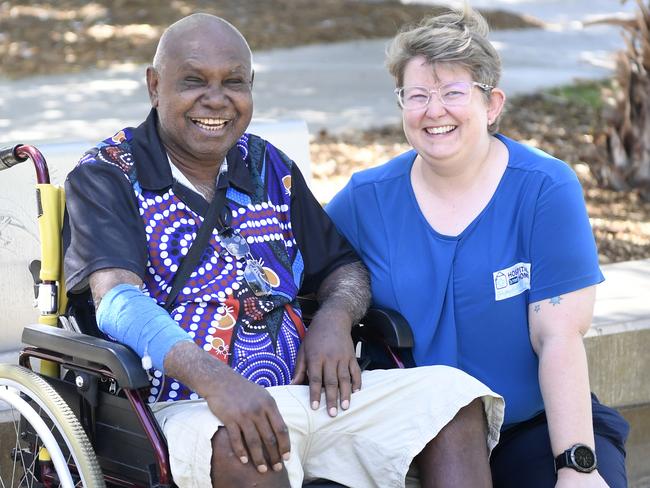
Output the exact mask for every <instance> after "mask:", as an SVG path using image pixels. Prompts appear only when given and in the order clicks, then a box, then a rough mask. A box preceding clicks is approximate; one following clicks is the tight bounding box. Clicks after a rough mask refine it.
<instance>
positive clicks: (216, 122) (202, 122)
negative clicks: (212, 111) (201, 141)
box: [192, 119, 228, 130]
mask: <svg viewBox="0 0 650 488" xmlns="http://www.w3.org/2000/svg"><path fill="white" fill-rule="evenodd" d="M192 122H194V123H195V124H196V125H198V126H199V127H201V128H202V129H205V130H219V129H221V128H222V127H223V126H224V125H226V124H227V123H228V120H226V119H192Z"/></svg>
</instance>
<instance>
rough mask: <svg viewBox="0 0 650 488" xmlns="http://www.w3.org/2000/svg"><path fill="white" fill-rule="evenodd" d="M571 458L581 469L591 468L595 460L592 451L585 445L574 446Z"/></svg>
mask: <svg viewBox="0 0 650 488" xmlns="http://www.w3.org/2000/svg"><path fill="white" fill-rule="evenodd" d="M573 459H574V460H575V463H576V464H577V465H578V466H579V467H581V468H583V469H589V468H591V467H592V466H593V465H594V464H595V462H596V459H595V457H594V453H593V451H592V450H591V449H589V448H588V447H586V446H578V447H576V448H575V449H574V451H573Z"/></svg>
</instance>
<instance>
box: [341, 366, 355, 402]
mask: <svg viewBox="0 0 650 488" xmlns="http://www.w3.org/2000/svg"><path fill="white" fill-rule="evenodd" d="M338 377H339V393H340V395H341V408H342V409H343V410H347V409H348V408H349V407H350V394H351V393H352V384H351V382H350V377H351V375H350V366H349V364H346V363H344V362H340V363H339V371H338Z"/></svg>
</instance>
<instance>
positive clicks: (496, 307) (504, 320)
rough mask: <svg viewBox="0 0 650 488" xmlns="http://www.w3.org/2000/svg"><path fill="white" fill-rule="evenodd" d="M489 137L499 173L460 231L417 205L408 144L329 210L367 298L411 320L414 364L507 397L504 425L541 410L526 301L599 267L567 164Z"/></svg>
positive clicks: (580, 280)
mask: <svg viewBox="0 0 650 488" xmlns="http://www.w3.org/2000/svg"><path fill="white" fill-rule="evenodd" d="M497 137H498V138H499V140H501V141H502V142H503V143H504V144H505V145H506V147H507V148H508V152H509V161H508V166H507V168H506V171H505V173H504V174H503V176H502V178H501V181H500V183H499V185H498V187H497V189H496V191H495V193H494V195H493V196H492V198H491V200H490V202H489V203H488V204H487V206H486V207H485V208H484V209H483V211H482V212H481V213H480V214H479V215H478V216H477V217H476V219H474V221H473V222H472V223H470V225H469V226H467V228H466V229H465V230H464V231H463V232H462V233H461V234H459V235H457V236H447V235H442V234H440V233H438V232H436V231H435V230H434V229H433V228H431V226H430V225H429V223H428V222H427V221H426V219H425V217H424V215H423V214H422V212H421V210H420V208H419V206H418V204H417V201H416V199H415V194H414V192H413V188H412V186H411V181H410V173H411V168H412V166H413V162H414V160H415V156H416V153H415V151H409V152H407V153H405V154H402V155H400V156H398V157H396V158H394V159H392V160H391V161H389V162H388V163H386V164H384V165H382V166H379V167H376V168H372V169H368V170H365V171H362V172H359V173H356V174H355V175H353V177H352V179H351V180H350V182H349V183H348V184H347V186H346V187H345V188H344V189H343V190H341V192H340V193H339V194H338V195H336V196H335V197H334V199H333V200H332V201H331V202H330V204H329V205H328V206H327V209H326V210H327V212H328V213H329V215H330V216H331V217H332V219H333V220H334V222H335V224H336V225H337V227H338V228H339V230H340V231H341V232H342V233H343V234H344V235H345V236H346V237H347V238H348V240H349V241H350V243H351V244H352V246H353V247H354V248H355V249H356V250H357V252H358V253H359V255H360V256H361V258H362V259H363V261H364V262H365V263H366V265H367V266H368V268H369V270H370V275H371V284H372V294H373V303H374V304H375V305H378V306H381V307H386V308H391V309H394V310H397V311H399V312H400V313H401V314H402V315H403V316H404V317H405V318H406V319H407V320H408V322H409V324H410V326H411V328H412V329H413V334H414V338H415V348H414V351H413V355H414V358H415V362H416V364H417V365H429V364H446V365H450V366H455V367H458V368H460V369H462V370H464V371H466V372H467V373H469V374H471V375H472V376H474V377H476V378H478V379H479V380H481V381H483V382H484V383H485V384H487V385H488V386H489V387H491V388H492V389H493V390H494V391H496V392H497V393H499V394H501V395H503V397H504V398H505V401H506V414H505V423H504V428H505V427H508V426H509V425H511V424H513V423H516V422H520V421H523V420H527V419H529V418H531V417H532V416H534V415H535V414H537V413H539V412H540V411H542V410H543V408H544V407H543V402H542V396H541V392H540V387H539V380H538V371H537V370H538V360H537V356H536V354H535V352H534V351H533V348H532V346H531V343H530V338H529V330H528V304H529V303H531V302H536V301H540V300H544V299H549V298H551V297H555V296H558V295H562V294H566V293H569V292H572V291H575V290H578V289H581V288H584V287H587V286H590V285H594V284H597V283H600V282H601V281H602V280H603V276H602V273H601V272H600V269H599V267H598V254H597V250H596V245H595V242H594V237H593V234H592V231H591V227H590V224H589V219H588V217H587V212H586V208H585V204H584V199H583V195H582V188H581V187H580V183H579V182H578V179H577V177H576V175H575V173H574V172H573V170H572V169H571V168H570V167H569V166H568V165H567V164H566V163H564V162H562V161H560V160H558V159H555V158H553V157H551V156H549V155H548V154H546V153H544V152H542V151H539V150H537V149H534V148H531V147H528V146H525V145H523V144H520V143H517V142H515V141H513V140H511V139H508V138H506V137H504V136H502V135H497ZM441 394H444V392H441Z"/></svg>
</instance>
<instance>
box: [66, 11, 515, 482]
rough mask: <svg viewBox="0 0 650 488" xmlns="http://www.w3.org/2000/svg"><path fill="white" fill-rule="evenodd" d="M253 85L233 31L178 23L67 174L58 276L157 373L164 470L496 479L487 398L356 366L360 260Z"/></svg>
mask: <svg viewBox="0 0 650 488" xmlns="http://www.w3.org/2000/svg"><path fill="white" fill-rule="evenodd" d="M288 81H290V80H288ZM252 85H253V71H252V60H251V52H250V49H249V47H248V44H247V43H246V41H245V40H244V38H243V37H242V35H241V34H240V33H239V32H238V31H237V30H236V29H235V28H234V27H233V26H232V25H230V24H229V23H227V22H225V21H224V20H222V19H219V18H217V17H214V16H210V15H206V14H195V15H192V16H189V17H186V18H184V19H182V20H180V21H178V22H177V23H175V24H173V25H172V26H171V27H170V28H168V29H167V30H166V31H165V33H164V34H163V36H162V38H161V40H160V43H159V45H158V48H157V51H156V55H155V57H154V62H153V66H151V67H149V68H148V69H147V87H148V90H149V96H150V99H151V104H152V110H151V112H150V114H149V116H148V117H147V119H146V120H145V121H144V122H143V123H142V124H141V125H140V126H138V127H136V128H125V129H123V130H121V131H119V132H118V133H117V134H116V135H114V136H113V137H111V138H109V139H106V140H104V141H103V142H101V143H100V144H98V145H97V146H96V147H95V148H93V149H91V150H90V151H88V152H87V153H86V154H85V155H84V156H83V158H82V159H81V161H80V162H79V164H78V166H77V167H76V168H75V170H73V172H72V173H71V174H70V175H69V177H68V179H67V181H66V195H67V197H66V198H67V213H68V215H67V217H68V218H67V229H66V231H67V233H68V235H69V243H67V250H66V255H65V275H66V277H67V282H66V284H67V287H68V289H69V290H70V292H71V293H73V294H74V293H80V292H82V291H84V290H86V289H88V287H90V290H91V292H92V296H93V299H94V302H95V307H96V316H97V323H98V326H99V328H100V329H101V330H102V331H103V332H104V333H105V334H107V335H108V336H110V337H111V338H113V339H115V340H117V341H118V342H121V343H123V344H126V345H128V346H130V347H131V348H133V349H134V350H135V351H136V352H137V353H138V355H139V356H140V357H141V358H142V364H143V367H144V368H145V369H148V370H150V373H151V387H150V391H149V393H150V394H149V402H150V404H151V407H152V409H153V410H154V412H155V415H156V418H157V420H158V422H159V423H160V425H161V428H162V430H163V432H164V434H165V436H166V438H167V442H168V448H169V454H170V463H171V470H172V475H173V477H174V482H175V483H176V484H177V485H178V486H180V487H185V486H197V487H198V486H202V487H205V486H215V487H216V486H219V487H237V486H264V487H285V486H292V487H297V486H301V484H302V482H303V480H308V479H313V478H325V479H330V480H335V481H337V482H339V483H343V484H345V485H346V486H354V487H357V486H358V487H366V486H367V487H371V486H382V487H384V486H404V483H405V477H406V475H407V471H408V470H409V467H410V466H411V464H413V465H414V466H416V467H417V468H419V478H420V482H421V483H422V486H459V487H460V486H462V487H468V486H471V487H482V486H491V480H490V470H489V465H488V456H489V451H490V449H491V448H492V447H493V446H494V445H495V444H496V442H497V440H498V432H499V427H500V423H501V420H502V414H503V403H502V400H501V399H500V397H498V395H496V394H494V393H492V392H491V391H490V390H489V389H488V388H487V387H485V386H484V385H482V384H481V383H479V382H478V381H476V380H474V379H473V378H471V377H469V376H467V375H466V374H464V373H462V372H460V371H458V370H455V369H453V368H449V367H444V366H430V367H425V368H413V369H406V370H404V369H403V370H388V371H384V370H375V371H368V372H364V373H361V371H360V368H359V365H358V363H357V360H356V357H355V351H354V347H353V343H352V340H351V333H350V331H351V326H352V324H353V323H355V322H356V321H358V320H359V319H360V318H361V317H362V316H363V314H364V312H365V310H366V308H367V306H368V303H369V286H368V275H367V272H366V270H365V268H364V267H363V265H362V264H361V263H360V261H359V259H358V257H357V255H356V254H355V252H354V251H353V250H352V249H351V247H350V246H349V245H348V243H347V242H346V241H345V240H344V239H343V238H342V237H341V236H340V235H339V234H338V233H337V231H336V229H335V228H334V226H333V224H332V223H331V221H330V220H329V218H328V217H327V215H326V214H325V213H324V211H323V210H322V209H321V207H320V205H319V204H318V202H317V201H316V200H315V198H314V197H313V195H312V194H311V193H310V191H309V189H308V188H307V186H306V183H305V181H304V179H303V177H302V176H301V174H300V171H299V170H298V167H297V166H296V165H295V164H294V163H293V162H292V161H291V160H289V159H288V158H287V157H286V156H285V155H284V154H283V153H282V152H280V151H279V150H278V149H276V148H275V147H273V146H272V145H271V144H269V143H268V142H266V141H264V140H262V139H260V138H259V137H257V136H255V135H253V134H247V133H245V131H246V128H247V126H248V124H249V122H250V120H251V117H252V112H253V101H252ZM183 263H185V266H184V265H183ZM188 263H189V264H188ZM423 286H425V285H424V284H423ZM309 293H315V294H316V297H317V300H318V302H319V304H320V307H319V309H318V311H317V313H316V314H315V315H314V317H313V319H312V321H311V323H310V325H309V327H308V328H306V326H305V325H304V323H303V317H302V312H301V309H300V306H299V304H298V299H297V297H298V295H299V294H309ZM303 383H308V384H303ZM362 383H363V384H362ZM262 387H265V388H262ZM323 390H324V394H322V391H323ZM323 397H324V401H323ZM222 427H223V428H222ZM413 460H415V461H416V462H415V463H412V461H413Z"/></svg>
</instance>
